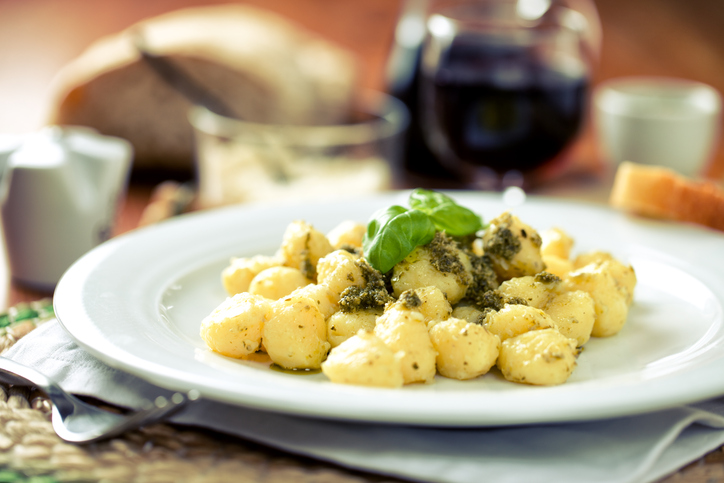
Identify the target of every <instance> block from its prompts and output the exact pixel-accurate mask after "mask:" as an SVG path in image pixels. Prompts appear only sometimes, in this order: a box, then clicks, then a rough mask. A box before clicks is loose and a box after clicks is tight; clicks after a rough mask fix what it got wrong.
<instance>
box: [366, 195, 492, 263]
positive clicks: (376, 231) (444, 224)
mask: <svg viewBox="0 0 724 483" xmlns="http://www.w3.org/2000/svg"><path fill="white" fill-rule="evenodd" d="M409 203H410V208H409V209H408V208H405V207H402V206H399V205H393V206H389V207H387V208H383V209H381V210H378V211H376V212H375V213H374V214H373V215H372V218H371V219H370V221H369V223H368V224H367V232H366V233H365V236H364V240H363V245H362V246H363V250H364V254H365V258H366V259H367V262H368V263H369V264H370V265H372V267H374V268H375V269H377V270H379V271H380V272H382V273H387V272H389V271H390V270H391V269H392V267H394V266H395V265H396V264H397V263H399V262H401V261H402V260H403V259H404V258H405V257H406V256H407V255H409V254H410V253H412V251H413V250H414V249H415V248H416V247H418V246H421V245H426V244H428V243H430V242H431V241H432V239H433V237H434V236H435V232H436V231H445V232H447V233H448V234H450V235H452V236H464V235H469V234H471V233H474V232H476V231H478V230H479V229H481V228H482V227H483V222H482V219H481V218H480V216H478V215H477V214H475V213H474V212H472V211H470V210H469V209H467V208H465V207H462V206H460V205H458V204H457V203H455V201H454V200H453V199H452V198H450V197H449V196H446V195H444V194H442V193H438V192H435V191H430V190H424V189H421V188H418V189H416V190H414V191H413V192H412V193H411V194H410V199H409Z"/></svg>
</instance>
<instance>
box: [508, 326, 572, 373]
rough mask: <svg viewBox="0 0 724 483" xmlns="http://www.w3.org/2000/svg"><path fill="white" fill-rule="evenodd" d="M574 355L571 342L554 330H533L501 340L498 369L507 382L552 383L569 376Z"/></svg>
mask: <svg viewBox="0 0 724 483" xmlns="http://www.w3.org/2000/svg"><path fill="white" fill-rule="evenodd" d="M577 355H578V351H577V349H576V343H575V341H573V340H571V339H569V338H568V337H566V336H564V335H563V334H561V333H560V332H558V331H557V330H555V329H542V330H533V331H530V332H526V333H524V334H521V335H519V336H517V337H513V338H510V339H508V340H505V341H503V343H502V344H501V346H500V355H499V356H498V368H499V369H500V372H501V373H502V374H503V377H505V378H506V379H507V380H508V381H512V382H519V383H524V384H534V385H540V386H554V385H558V384H563V383H564V382H566V381H567V380H568V378H569V377H570V376H571V374H572V373H573V369H574V368H575V367H576V357H577Z"/></svg>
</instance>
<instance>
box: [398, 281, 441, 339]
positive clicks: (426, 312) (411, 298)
mask: <svg viewBox="0 0 724 483" xmlns="http://www.w3.org/2000/svg"><path fill="white" fill-rule="evenodd" d="M393 307H394V308H397V309H403V310H416V311H418V312H420V313H421V314H422V316H423V317H424V321H425V324H427V326H428V329H429V328H430V326H431V325H434V324H436V323H437V322H440V321H442V320H446V319H447V318H448V317H450V314H452V306H451V305H450V302H448V301H447V298H446V297H445V294H444V293H443V292H442V290H440V289H439V288H437V287H422V288H416V289H414V290H408V291H406V292H403V293H402V294H400V298H399V299H397V301H396V302H395V303H394V304H392V305H391V306H390V309H391V308H393Z"/></svg>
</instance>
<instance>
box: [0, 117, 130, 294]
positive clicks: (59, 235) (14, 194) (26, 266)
mask: <svg viewBox="0 0 724 483" xmlns="http://www.w3.org/2000/svg"><path fill="white" fill-rule="evenodd" d="M131 159H132V148H131V145H130V144H129V143H128V142H127V141H125V140H123V139H119V138H115V137H109V136H103V135H100V134H98V133H96V132H95V131H93V130H90V129H86V128H60V127H49V128H45V129H43V130H42V131H40V132H38V133H33V134H28V135H19V136H14V137H13V136H4V137H3V138H2V139H0V170H1V173H2V176H1V177H0V211H1V212H2V224H3V231H4V236H5V246H6V251H7V255H8V263H9V266H10V272H11V274H12V277H13V279H14V280H15V281H17V282H19V283H21V284H24V285H27V286H30V287H33V288H37V289H41V290H52V289H53V288H54V287H55V284H56V283H57V282H58V280H60V277H61V276H62V275H63V273H64V272H65V270H66V269H67V268H68V267H70V265H72V264H73V262H74V261H75V260H77V259H78V258H79V257H80V256H81V255H83V254H84V253H86V252H87V251H88V250H90V249H91V248H93V247H95V246H96V245H98V244H100V243H101V242H103V241H105V240H107V239H108V238H109V237H110V235H111V230H112V227H113V222H114V219H115V215H116V209H117V206H118V201H119V199H120V197H121V195H122V194H123V193H124V192H125V189H126V185H127V180H128V173H129V168H130V165H131Z"/></svg>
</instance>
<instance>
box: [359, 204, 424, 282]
mask: <svg viewBox="0 0 724 483" xmlns="http://www.w3.org/2000/svg"><path fill="white" fill-rule="evenodd" d="M401 210H402V211H401ZM435 231H436V229H435V224H434V223H433V222H432V220H431V219H430V217H429V216H428V215H427V214H426V213H424V212H422V211H419V210H406V209H404V208H402V207H400V206H391V207H389V208H387V209H384V210H380V211H378V212H376V213H375V214H374V215H373V218H372V220H371V221H370V223H369V224H368V225H367V233H366V234H365V237H364V240H363V250H364V256H365V259H367V262H368V263H369V264H370V265H372V267H374V268H375V269H377V270H379V271H380V272H382V273H387V272H389V271H390V270H391V269H392V267H394V266H395V265H396V264H397V263H399V262H401V261H402V260H404V258H405V257H406V256H407V255H409V254H410V253H412V251H413V250H414V249H415V247H417V246H420V245H426V244H428V243H430V242H431V241H432V239H433V237H434V236H435Z"/></svg>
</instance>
